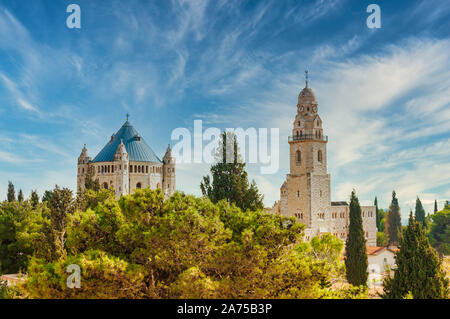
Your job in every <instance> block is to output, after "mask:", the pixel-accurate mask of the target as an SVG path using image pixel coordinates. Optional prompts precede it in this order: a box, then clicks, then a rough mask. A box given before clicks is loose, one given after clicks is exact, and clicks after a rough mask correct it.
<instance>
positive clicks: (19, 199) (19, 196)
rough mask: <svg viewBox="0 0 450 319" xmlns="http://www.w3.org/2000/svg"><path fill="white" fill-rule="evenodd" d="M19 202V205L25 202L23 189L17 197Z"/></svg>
mask: <svg viewBox="0 0 450 319" xmlns="http://www.w3.org/2000/svg"><path fill="white" fill-rule="evenodd" d="M17 201H18V202H19V203H22V202H23V192H22V190H21V189H19V194H18V195H17Z"/></svg>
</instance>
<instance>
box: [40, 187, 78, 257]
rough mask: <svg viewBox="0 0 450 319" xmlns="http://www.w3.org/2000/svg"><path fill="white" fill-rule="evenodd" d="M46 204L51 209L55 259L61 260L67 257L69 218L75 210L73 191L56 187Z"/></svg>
mask: <svg viewBox="0 0 450 319" xmlns="http://www.w3.org/2000/svg"><path fill="white" fill-rule="evenodd" d="M46 204H47V206H48V208H49V209H50V223H51V227H52V233H53V238H54V245H55V257H56V258H59V257H62V256H64V255H65V243H66V231H67V230H66V221H67V216H68V215H69V214H71V213H73V212H74V210H75V202H74V199H73V195H72V191H71V190H70V189H68V188H62V189H61V188H59V187H58V185H56V186H55V188H54V189H53V191H52V195H51V196H50V198H49V200H48V201H47V202H46Z"/></svg>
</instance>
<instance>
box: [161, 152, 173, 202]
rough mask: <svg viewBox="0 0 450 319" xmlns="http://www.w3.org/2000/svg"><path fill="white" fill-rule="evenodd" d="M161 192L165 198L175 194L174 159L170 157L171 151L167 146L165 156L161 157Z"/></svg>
mask: <svg viewBox="0 0 450 319" xmlns="http://www.w3.org/2000/svg"><path fill="white" fill-rule="evenodd" d="M163 163H164V164H163V191H164V194H166V195H167V196H171V195H172V194H173V193H174V192H175V187H176V185H175V183H176V175H175V158H174V157H173V156H172V149H171V147H170V144H169V146H167V150H166V154H164V157H163Z"/></svg>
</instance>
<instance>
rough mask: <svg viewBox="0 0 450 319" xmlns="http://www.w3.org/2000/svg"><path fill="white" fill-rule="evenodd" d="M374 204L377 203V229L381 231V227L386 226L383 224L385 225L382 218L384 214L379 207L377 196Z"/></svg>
mask: <svg viewBox="0 0 450 319" xmlns="http://www.w3.org/2000/svg"><path fill="white" fill-rule="evenodd" d="M373 204H374V205H375V209H376V210H375V213H376V223H377V229H378V230H379V231H382V230H381V228H384V225H383V227H382V225H381V218H382V216H381V215H380V211H379V209H378V198H377V196H375V200H374V202H373Z"/></svg>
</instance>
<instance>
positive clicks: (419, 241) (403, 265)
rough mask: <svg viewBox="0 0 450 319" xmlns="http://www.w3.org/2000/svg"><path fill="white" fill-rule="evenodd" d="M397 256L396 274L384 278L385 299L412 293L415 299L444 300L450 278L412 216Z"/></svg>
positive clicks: (402, 237)
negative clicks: (447, 277)
mask: <svg viewBox="0 0 450 319" xmlns="http://www.w3.org/2000/svg"><path fill="white" fill-rule="evenodd" d="M399 248H400V251H399V252H398V253H397V254H396V256H395V261H396V265H397V268H396V269H394V277H393V278H386V279H385V281H384V285H383V286H384V288H383V290H384V295H383V297H384V298H387V299H399V298H404V297H405V296H406V295H408V294H411V295H412V297H413V298H414V299H442V298H447V297H448V294H449V289H448V284H449V282H448V280H447V279H446V278H445V272H444V270H443V267H442V261H441V260H440V258H439V256H438V254H437V252H436V250H434V249H433V248H432V247H431V245H430V243H429V241H428V238H427V236H426V234H425V231H424V229H423V227H422V224H421V223H420V222H416V221H415V220H414V219H413V216H412V213H411V214H410V216H409V223H408V227H407V228H406V229H405V230H404V231H403V234H402V236H401V238H400V245H399Z"/></svg>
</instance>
